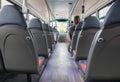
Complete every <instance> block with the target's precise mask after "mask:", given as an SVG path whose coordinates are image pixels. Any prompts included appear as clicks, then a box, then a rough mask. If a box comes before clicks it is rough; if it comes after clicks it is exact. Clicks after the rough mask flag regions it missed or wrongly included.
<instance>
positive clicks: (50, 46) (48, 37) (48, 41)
mask: <svg viewBox="0 0 120 82" xmlns="http://www.w3.org/2000/svg"><path fill="white" fill-rule="evenodd" d="M43 30H44V31H45V34H46V36H47V43H48V48H50V49H52V40H51V33H50V29H49V26H48V24H43Z"/></svg>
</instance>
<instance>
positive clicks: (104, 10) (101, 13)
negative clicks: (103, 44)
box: [99, 5, 111, 22]
mask: <svg viewBox="0 0 120 82" xmlns="http://www.w3.org/2000/svg"><path fill="white" fill-rule="evenodd" d="M110 7H111V5H108V6H106V7H104V8H102V9H100V10H99V19H100V21H101V22H103V21H104V18H105V16H106V14H107V12H108V10H109V9H110Z"/></svg>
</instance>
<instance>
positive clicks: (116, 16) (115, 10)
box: [104, 0, 120, 28]
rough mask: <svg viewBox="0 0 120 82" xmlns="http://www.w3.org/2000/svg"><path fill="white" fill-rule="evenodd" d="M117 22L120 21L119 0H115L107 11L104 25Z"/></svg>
mask: <svg viewBox="0 0 120 82" xmlns="http://www.w3.org/2000/svg"><path fill="white" fill-rule="evenodd" d="M118 23H120V0H116V1H115V2H114V4H113V5H112V7H111V8H110V9H109V11H108V12H107V15H106V17H105V20H104V26H108V25H113V24H118ZM106 28H107V27H106Z"/></svg>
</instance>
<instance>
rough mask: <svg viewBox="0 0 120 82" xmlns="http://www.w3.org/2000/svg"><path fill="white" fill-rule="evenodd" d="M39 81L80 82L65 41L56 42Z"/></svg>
mask: <svg viewBox="0 0 120 82" xmlns="http://www.w3.org/2000/svg"><path fill="white" fill-rule="evenodd" d="M39 82H82V80H81V77H80V73H79V71H78V69H77V66H76V64H75V62H74V61H73V60H72V59H71V58H70V55H69V53H68V51H67V44H66V43H57V45H56V48H55V51H54V52H53V54H52V57H51V59H50V60H49V62H48V64H47V66H46V69H45V70H44V72H43V74H42V77H41V79H40V81H39Z"/></svg>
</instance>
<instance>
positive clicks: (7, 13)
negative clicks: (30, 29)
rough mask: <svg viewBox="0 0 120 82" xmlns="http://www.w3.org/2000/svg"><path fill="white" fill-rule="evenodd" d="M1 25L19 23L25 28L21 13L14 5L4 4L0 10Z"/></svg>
mask: <svg viewBox="0 0 120 82" xmlns="http://www.w3.org/2000/svg"><path fill="white" fill-rule="evenodd" d="M2 25H19V26H21V27H22V29H26V27H27V25H26V21H25V18H24V16H23V13H22V12H20V11H19V9H18V8H17V7H16V6H14V5H6V6H4V7H3V8H2V10H1V12H0V26H2Z"/></svg>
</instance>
